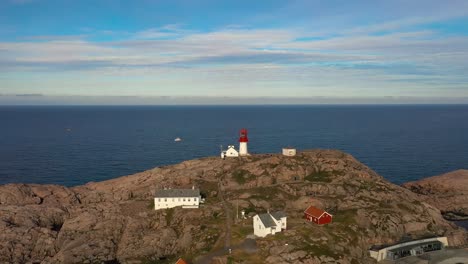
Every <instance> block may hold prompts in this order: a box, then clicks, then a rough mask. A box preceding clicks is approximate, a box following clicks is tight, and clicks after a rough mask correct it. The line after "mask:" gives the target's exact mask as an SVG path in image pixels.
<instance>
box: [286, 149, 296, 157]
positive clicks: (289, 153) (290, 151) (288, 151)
mask: <svg viewBox="0 0 468 264" xmlns="http://www.w3.org/2000/svg"><path fill="white" fill-rule="evenodd" d="M283 155H284V156H291V157H292V156H296V149H290V148H284V149H283Z"/></svg>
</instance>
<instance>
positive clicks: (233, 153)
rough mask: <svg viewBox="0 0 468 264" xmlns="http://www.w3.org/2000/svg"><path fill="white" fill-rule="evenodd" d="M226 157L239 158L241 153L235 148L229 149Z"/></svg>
mask: <svg viewBox="0 0 468 264" xmlns="http://www.w3.org/2000/svg"><path fill="white" fill-rule="evenodd" d="M226 157H239V152H237V150H235V149H234V148H228V149H227V150H226Z"/></svg>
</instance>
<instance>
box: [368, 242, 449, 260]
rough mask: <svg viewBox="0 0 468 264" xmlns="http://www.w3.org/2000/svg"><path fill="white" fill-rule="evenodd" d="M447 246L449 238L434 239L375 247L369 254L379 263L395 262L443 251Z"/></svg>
mask: <svg viewBox="0 0 468 264" xmlns="http://www.w3.org/2000/svg"><path fill="white" fill-rule="evenodd" d="M447 246H448V240H447V237H433V238H426V239H420V240H413V241H409V242H404V243H399V244H394V245H383V246H373V247H371V249H370V250H369V253H370V256H371V257H372V258H374V259H376V260H377V261H382V260H392V261H393V260H397V259H400V258H404V257H407V256H418V255H422V254H424V253H426V252H430V251H435V250H442V249H444V248H445V247H447Z"/></svg>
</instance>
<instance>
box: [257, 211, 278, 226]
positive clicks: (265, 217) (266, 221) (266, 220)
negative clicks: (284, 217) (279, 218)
mask: <svg viewBox="0 0 468 264" xmlns="http://www.w3.org/2000/svg"><path fill="white" fill-rule="evenodd" d="M258 217H260V221H262V223H263V225H264V226H265V227H266V228H268V227H273V226H276V224H275V221H274V220H273V218H271V216H270V214H268V213H267V214H259V215H258Z"/></svg>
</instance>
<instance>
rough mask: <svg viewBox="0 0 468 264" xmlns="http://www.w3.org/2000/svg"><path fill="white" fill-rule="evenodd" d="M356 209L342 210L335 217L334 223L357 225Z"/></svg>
mask: <svg viewBox="0 0 468 264" xmlns="http://www.w3.org/2000/svg"><path fill="white" fill-rule="evenodd" d="M356 213H357V210H356V209H350V210H340V211H338V212H336V213H335V215H333V220H332V222H333V223H340V224H347V225H349V224H355V223H356V219H355V217H356Z"/></svg>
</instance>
